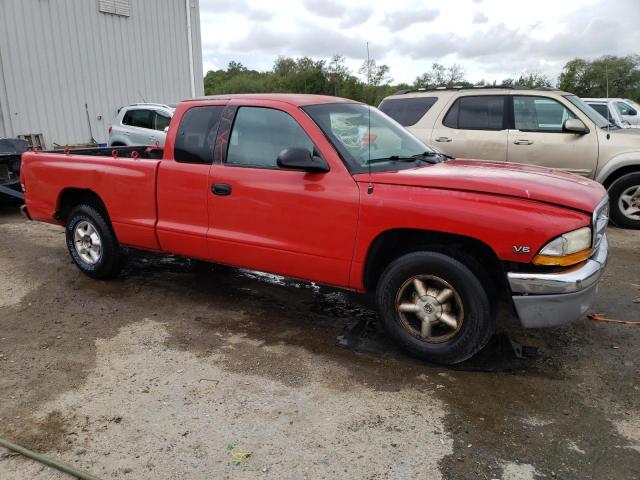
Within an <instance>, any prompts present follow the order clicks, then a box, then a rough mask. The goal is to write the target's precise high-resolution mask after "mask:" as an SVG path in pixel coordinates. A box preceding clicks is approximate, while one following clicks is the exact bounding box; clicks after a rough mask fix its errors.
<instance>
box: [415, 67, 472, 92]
mask: <svg viewBox="0 0 640 480" xmlns="http://www.w3.org/2000/svg"><path fill="white" fill-rule="evenodd" d="M465 77H466V72H465V70H464V67H463V66H462V65H460V64H457V63H454V64H452V65H450V66H448V67H447V66H444V65H442V64H440V63H433V64H432V65H431V70H430V71H429V72H425V73H423V74H422V75H420V76H418V77H416V79H415V81H414V82H413V86H414V88H427V89H428V88H436V87H453V86H471V84H470V83H469V82H468V81H467V80H466V78H465Z"/></svg>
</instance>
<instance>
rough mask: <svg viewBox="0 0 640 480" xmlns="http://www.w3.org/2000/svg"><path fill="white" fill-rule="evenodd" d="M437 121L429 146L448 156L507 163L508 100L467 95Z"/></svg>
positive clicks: (444, 111)
mask: <svg viewBox="0 0 640 480" xmlns="http://www.w3.org/2000/svg"><path fill="white" fill-rule="evenodd" d="M454 98H455V100H454V101H453V102H452V103H451V104H450V105H449V106H448V108H445V109H444V110H443V112H442V113H441V114H440V117H439V118H438V119H437V120H436V123H435V125H434V128H433V131H432V133H431V140H430V142H429V143H430V144H431V145H433V146H434V147H436V148H438V149H439V150H441V151H442V152H444V153H446V154H447V155H451V156H453V157H457V158H473V159H479V160H501V161H506V160H507V123H506V122H507V117H506V112H507V96H506V95H465V96H461V97H457V98H456V97H454Z"/></svg>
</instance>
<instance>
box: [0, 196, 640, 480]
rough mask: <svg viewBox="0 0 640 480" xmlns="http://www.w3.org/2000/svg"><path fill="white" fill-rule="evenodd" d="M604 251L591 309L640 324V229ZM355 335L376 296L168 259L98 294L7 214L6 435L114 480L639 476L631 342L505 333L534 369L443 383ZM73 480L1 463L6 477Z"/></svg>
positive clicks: (1, 315)
mask: <svg viewBox="0 0 640 480" xmlns="http://www.w3.org/2000/svg"><path fill="white" fill-rule="evenodd" d="M609 237H610V243H611V257H610V264H609V267H608V270H607V273H606V276H605V279H604V282H603V284H602V287H601V290H600V293H599V298H598V301H597V303H596V305H595V306H594V308H593V310H594V311H596V312H600V313H604V314H606V315H607V316H609V317H611V318H620V319H629V320H640V248H639V246H640V232H631V231H623V230H618V229H615V228H610V230H609ZM358 319H360V320H363V321H366V320H372V319H375V313H374V312H373V311H372V310H371V308H370V307H369V302H368V301H367V299H366V298H362V297H358V296H355V295H351V294H345V293H342V292H337V291H335V290H330V289H325V288H320V287H318V286H316V285H313V284H307V283H299V282H294V281H289V280H285V279H281V278H278V277H272V276H268V275H263V274H257V273H253V272H246V271H241V270H236V269H231V268H226V267H215V266H213V267H203V266H202V265H199V264H192V263H191V262H189V261H186V260H182V259H175V258H172V257H166V256H165V257H156V256H150V255H139V254H134V255H132V257H131V260H130V264H129V266H128V267H127V270H126V272H125V275H123V276H122V277H121V278H119V279H117V280H115V281H112V282H99V281H94V280H90V279H88V278H86V277H84V276H82V275H81V274H80V273H79V271H77V270H76V268H75V267H74V266H73V265H72V263H71V261H70V259H69V257H68V255H67V252H66V248H65V245H64V233H63V231H62V229H61V228H58V227H54V226H49V225H44V224H38V223H30V222H24V221H23V220H22V219H21V218H20V217H19V216H18V215H17V214H16V212H15V209H12V208H0V437H3V438H6V439H10V440H13V441H15V442H17V443H20V444H22V445H24V446H27V447H29V448H32V449H35V450H38V451H41V452H45V453H47V454H48V455H50V456H52V457H54V458H57V459H60V460H62V461H64V462H67V463H69V464H71V465H74V466H76V467H78V468H81V469H83V470H85V471H88V472H91V473H92V474H93V475H95V476H97V477H100V478H105V479H108V478H131V479H149V480H150V479H154V480H156V479H186V478H188V479H214V478H215V479H218V478H234V479H235V478H239V479H244V478H246V479H249V478H251V479H253V478H265V479H266V478H273V479H289V478H290V479H302V478H308V479H335V478H345V479H385V478H407V479H409V478H411V479H414V478H424V479H439V478H442V479H475V478H478V479H503V480H529V479H540V478H546V479H553V478H558V479H580V480H584V479H598V480H600V479H616V480H627V479H638V478H640V383H639V380H640V375H639V373H638V367H639V365H640V355H639V352H640V350H639V349H638V345H639V344H640V327H639V326H629V325H616V324H607V323H599V322H594V321H591V320H588V319H586V318H583V319H580V320H579V321H577V322H576V323H574V324H572V325H571V326H569V327H565V328H559V329H554V330H544V331H523V330H521V329H520V328H519V327H517V326H513V325H510V326H508V327H506V333H508V334H509V336H510V337H512V338H514V339H516V340H517V341H518V342H520V343H521V344H524V345H527V346H531V347H537V348H538V350H537V353H536V354H535V355H533V356H531V357H528V359H527V360H526V361H524V362H520V363H518V362H516V363H513V364H511V366H509V365H510V364H509V362H506V363H505V364H504V365H503V363H502V362H501V361H500V360H498V361H497V363H495V364H492V363H491V362H493V361H494V360H491V361H488V363H487V364H486V365H484V367H486V368H483V365H479V364H477V363H476V364H468V365H467V366H465V365H463V366H462V367H461V368H457V369H447V368H442V367H436V366H431V365H425V364H420V363H418V362H415V361H412V360H410V359H408V358H406V357H404V356H402V355H401V354H398V352H396V351H395V349H394V347H393V346H392V345H389V344H388V343H387V341H386V339H385V338H384V336H382V335H378V337H377V340H375V342H374V345H375V348H369V349H368V350H367V349H366V348H363V349H358V348H351V349H345V348H340V347H339V346H336V338H337V337H338V336H339V335H340V334H341V333H342V332H343V329H344V328H345V327H346V326H350V325H353V324H354V320H358ZM368 328H369V327H368ZM370 328H373V331H374V333H373V334H371V335H372V336H373V337H375V326H374V327H370ZM363 335H365V334H363ZM365 336H366V335H365ZM376 342H377V343H376ZM529 350H530V349H529ZM505 365H506V366H505ZM483 370H484V371H483ZM490 370H498V371H490ZM66 478H71V477H67V476H66V475H64V474H61V473H59V472H57V471H55V470H52V469H50V468H48V467H44V466H42V465H40V464H38V463H35V462H33V461H31V460H28V459H25V458H23V457H21V456H15V455H12V454H10V453H9V452H8V451H7V450H3V449H1V448H0V479H3V480H4V479H7V480H9V479H11V480H12V479H29V480H32V479H35V480H45V479H47V480H49V479H66Z"/></svg>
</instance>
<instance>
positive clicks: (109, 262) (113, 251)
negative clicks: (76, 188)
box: [66, 205, 122, 279]
mask: <svg viewBox="0 0 640 480" xmlns="http://www.w3.org/2000/svg"><path fill="white" fill-rule="evenodd" d="M66 239H67V249H68V250H69V254H70V255H71V259H72V260H73V262H74V263H75V264H76V266H77V267H78V268H79V269H80V270H81V271H82V272H83V273H85V274H86V275H88V276H89V277H91V278H96V279H108V278H113V277H115V276H116V275H117V274H118V272H119V271H120V267H121V263H122V256H121V253H120V245H119V244H118V240H117V238H116V236H115V234H114V232H113V229H112V228H111V225H109V222H108V221H107V219H106V216H105V215H104V214H103V213H102V212H100V211H99V210H98V209H96V208H95V207H93V206H91V205H78V206H77V207H75V208H74V209H73V210H72V211H71V213H69V216H68V217H67V226H66Z"/></svg>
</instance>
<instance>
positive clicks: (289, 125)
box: [226, 107, 314, 168]
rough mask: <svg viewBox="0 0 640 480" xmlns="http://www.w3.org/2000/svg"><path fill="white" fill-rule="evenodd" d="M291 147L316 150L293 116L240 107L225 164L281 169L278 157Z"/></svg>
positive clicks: (270, 109) (279, 112)
mask: <svg viewBox="0 0 640 480" xmlns="http://www.w3.org/2000/svg"><path fill="white" fill-rule="evenodd" d="M289 147H300V148H306V149H307V150H309V151H310V152H313V151H314V145H313V142H312V141H311V138H309V136H308V135H307V134H306V133H305V131H304V130H303V129H302V127H301V126H300V125H299V124H298V122H297V121H295V120H294V119H293V117H291V116H290V115H289V114H288V113H285V112H283V111H281V110H274V109H272V108H262V107H240V108H239V109H238V113H237V114H236V118H235V121H234V123H233V128H232V130H231V137H230V139H229V148H228V150H227V156H226V163H228V164H230V165H238V166H245V167H257V168H278V166H277V159H278V155H279V154H280V152H281V151H282V150H284V149H285V148H289Z"/></svg>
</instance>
